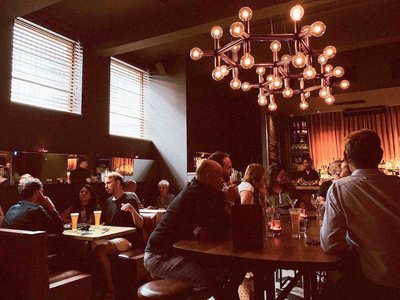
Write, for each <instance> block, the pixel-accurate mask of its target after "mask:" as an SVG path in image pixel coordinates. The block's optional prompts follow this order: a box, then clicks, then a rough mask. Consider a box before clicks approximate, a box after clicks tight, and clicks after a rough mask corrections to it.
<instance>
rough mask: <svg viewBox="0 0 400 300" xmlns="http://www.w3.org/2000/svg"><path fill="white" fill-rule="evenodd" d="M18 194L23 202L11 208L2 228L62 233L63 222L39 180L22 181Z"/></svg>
mask: <svg viewBox="0 0 400 300" xmlns="http://www.w3.org/2000/svg"><path fill="white" fill-rule="evenodd" d="M18 192H19V194H20V196H21V198H22V199H23V200H21V201H19V202H18V203H17V204H15V205H14V206H12V207H10V209H9V210H8V211H7V213H6V215H5V216H4V220H3V223H2V224H1V227H3V228H10V229H20V230H32V231H34V230H43V231H46V232H47V233H62V232H63V230H64V226H63V222H62V220H61V218H60V215H59V214H58V212H57V210H56V208H55V206H54V204H53V203H52V202H51V200H50V198H49V197H46V196H44V195H43V185H42V183H41V182H40V180H39V179H37V178H33V177H32V178H28V179H26V180H23V181H21V183H20V185H19V186H18Z"/></svg>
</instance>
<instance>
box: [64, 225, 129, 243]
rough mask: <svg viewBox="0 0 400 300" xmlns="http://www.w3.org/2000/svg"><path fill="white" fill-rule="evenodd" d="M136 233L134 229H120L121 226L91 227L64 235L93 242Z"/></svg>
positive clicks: (70, 231) (68, 231)
mask: <svg viewBox="0 0 400 300" xmlns="http://www.w3.org/2000/svg"><path fill="white" fill-rule="evenodd" d="M134 232H136V228H134V227H120V226H94V225H92V226H90V229H89V230H88V231H86V230H79V229H78V230H64V232H63V233H62V235H63V236H64V237H67V238H71V239H75V240H82V241H89V242H93V241H96V240H103V239H112V238H115V237H118V236H123V235H127V234H130V233H134Z"/></svg>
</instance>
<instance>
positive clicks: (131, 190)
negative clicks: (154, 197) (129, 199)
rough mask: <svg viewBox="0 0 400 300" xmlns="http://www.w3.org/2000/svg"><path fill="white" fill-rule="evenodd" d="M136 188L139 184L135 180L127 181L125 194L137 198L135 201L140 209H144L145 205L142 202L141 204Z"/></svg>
mask: <svg viewBox="0 0 400 300" xmlns="http://www.w3.org/2000/svg"><path fill="white" fill-rule="evenodd" d="M136 188H137V183H136V181H135V180H132V179H131V180H127V181H126V182H125V184H124V192H125V193H126V194H129V195H132V196H133V197H134V198H135V200H136V202H137V204H138V207H139V208H143V204H142V202H140V200H139V197H138V195H137V194H136Z"/></svg>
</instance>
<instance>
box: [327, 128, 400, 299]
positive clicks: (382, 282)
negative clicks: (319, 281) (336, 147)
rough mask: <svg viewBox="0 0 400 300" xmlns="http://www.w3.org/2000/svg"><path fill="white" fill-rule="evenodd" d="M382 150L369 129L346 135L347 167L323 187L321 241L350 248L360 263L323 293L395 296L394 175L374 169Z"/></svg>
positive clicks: (335, 249)
mask: <svg viewBox="0 0 400 300" xmlns="http://www.w3.org/2000/svg"><path fill="white" fill-rule="evenodd" d="M382 154H383V150H382V148H381V141H380V138H379V137H378V135H377V134H376V133H375V132H374V131H371V130H366V129H363V130H360V131H356V132H353V133H351V134H350V135H349V136H348V137H347V138H346V144H345V151H344V155H345V159H346V161H348V163H349V165H350V169H351V171H352V172H353V173H352V175H351V176H348V177H346V178H342V179H339V180H337V181H335V182H334V183H333V184H332V186H331V187H330V189H329V190H328V193H327V197H326V200H327V201H326V209H325V216H324V221H323V224H322V228H321V247H322V249H324V251H325V252H327V253H329V254H339V255H342V254H346V253H348V252H350V251H352V250H354V251H355V252H356V253H357V255H358V257H359V261H360V266H359V267H357V268H354V269H352V270H350V271H348V272H347V273H346V274H345V275H344V276H343V277H342V278H341V279H340V280H339V281H338V282H337V283H336V284H335V286H334V287H333V288H332V293H330V292H327V298H328V299H352V300H355V299H385V300H389V299H400V272H399V271H400V194H399V187H400V178H399V177H397V176H388V175H385V174H382V173H381V172H380V171H379V170H378V164H379V162H380V161H381V159H382Z"/></svg>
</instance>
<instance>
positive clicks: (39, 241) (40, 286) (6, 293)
mask: <svg viewBox="0 0 400 300" xmlns="http://www.w3.org/2000/svg"><path fill="white" fill-rule="evenodd" d="M0 257H1V259H0V282H1V283H2V284H1V286H0V299H8V300H14V299H15V300H17V299H18V300H19V299H21V300H22V299H23V300H37V299H51V300H53V299H62V300H75V299H87V300H89V299H90V298H91V288H90V287H91V275H90V274H84V273H81V272H80V271H76V270H68V271H64V272H59V273H56V274H49V270H48V260H47V234H46V232H44V231H25V230H13V229H0Z"/></svg>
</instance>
